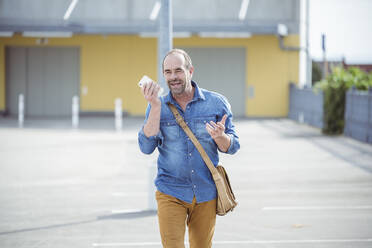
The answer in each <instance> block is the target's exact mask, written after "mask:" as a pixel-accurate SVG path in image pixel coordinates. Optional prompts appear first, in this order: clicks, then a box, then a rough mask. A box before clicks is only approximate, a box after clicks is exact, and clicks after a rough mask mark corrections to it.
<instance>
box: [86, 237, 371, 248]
mask: <svg viewBox="0 0 372 248" xmlns="http://www.w3.org/2000/svg"><path fill="white" fill-rule="evenodd" d="M368 242H372V238H370V239H305V240H295V239H294V240H241V241H238V240H237V241H232V240H231V241H214V242H213V245H228V244H230V245H233V244H236V245H239V244H306V243H307V244H312V243H368ZM185 245H188V242H185ZM92 246H93V247H128V246H161V243H160V242H125V243H93V244H92Z"/></svg>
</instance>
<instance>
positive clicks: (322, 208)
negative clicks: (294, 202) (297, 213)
mask: <svg viewBox="0 0 372 248" xmlns="http://www.w3.org/2000/svg"><path fill="white" fill-rule="evenodd" d="M330 209H332V210H337V209H340V210H348V209H362V210H365V209H372V206H368V205H367V206H273V207H263V208H262V210H330Z"/></svg>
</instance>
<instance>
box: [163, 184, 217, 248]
mask: <svg viewBox="0 0 372 248" xmlns="http://www.w3.org/2000/svg"><path fill="white" fill-rule="evenodd" d="M156 200H157V203H158V220H159V228H160V235H161V241H162V244H163V247H164V248H184V247H185V244H184V242H185V241H184V237H185V230H186V224H187V227H188V231H189V243H190V248H209V247H212V238H213V234H214V227H215V224H216V200H212V201H208V202H202V203H196V199H195V197H194V199H193V202H192V203H191V204H190V203H187V202H184V201H181V200H179V199H177V198H175V197H173V196H170V195H166V194H164V193H161V192H160V191H156Z"/></svg>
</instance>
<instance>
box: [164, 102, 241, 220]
mask: <svg viewBox="0 0 372 248" xmlns="http://www.w3.org/2000/svg"><path fill="white" fill-rule="evenodd" d="M168 105H169V107H170V109H171V110H172V113H173V115H174V117H175V118H176V121H177V123H178V125H180V126H181V127H182V129H183V130H184V131H185V133H186V134H187V135H188V136H189V137H190V139H191V141H192V143H193V144H194V145H195V147H196V149H198V151H199V153H200V155H201V156H202V158H203V160H204V162H205V164H206V165H207V167H208V168H209V170H210V172H211V174H212V177H213V180H214V182H215V184H216V188H217V208H216V213H217V214H218V215H221V216H223V215H225V214H227V213H228V212H230V211H232V210H233V209H234V208H235V207H236V205H238V202H237V201H236V199H235V195H234V193H233V191H232V188H231V185H230V181H229V177H228V176H227V173H226V171H225V168H223V167H222V165H218V166H217V167H214V165H213V163H212V161H211V159H210V158H209V156H208V154H207V153H206V152H205V150H204V148H203V147H202V145H201V144H200V142H199V141H198V139H197V138H196V137H195V135H194V134H193V132H192V131H191V130H190V128H189V127H188V126H187V124H186V123H185V121H184V120H183V118H182V116H181V115H180V113H179V112H178V110H177V108H176V107H175V106H174V105H173V104H171V103H169V104H168Z"/></svg>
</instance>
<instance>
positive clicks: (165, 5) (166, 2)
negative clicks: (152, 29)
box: [158, 0, 173, 93]
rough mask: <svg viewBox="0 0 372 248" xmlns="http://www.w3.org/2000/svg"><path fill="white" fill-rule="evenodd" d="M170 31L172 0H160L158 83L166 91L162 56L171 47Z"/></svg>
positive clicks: (171, 37) (171, 34)
mask: <svg viewBox="0 0 372 248" xmlns="http://www.w3.org/2000/svg"><path fill="white" fill-rule="evenodd" d="M172 32H173V21H172V0H161V8H160V13H159V30H158V83H159V84H160V87H162V88H163V89H164V90H165V91H166V92H168V86H167V84H166V83H165V80H164V78H163V69H162V63H163V58H164V56H165V55H166V54H167V52H168V51H169V50H171V49H172V48H173V33H172ZM166 92H165V93H166Z"/></svg>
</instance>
